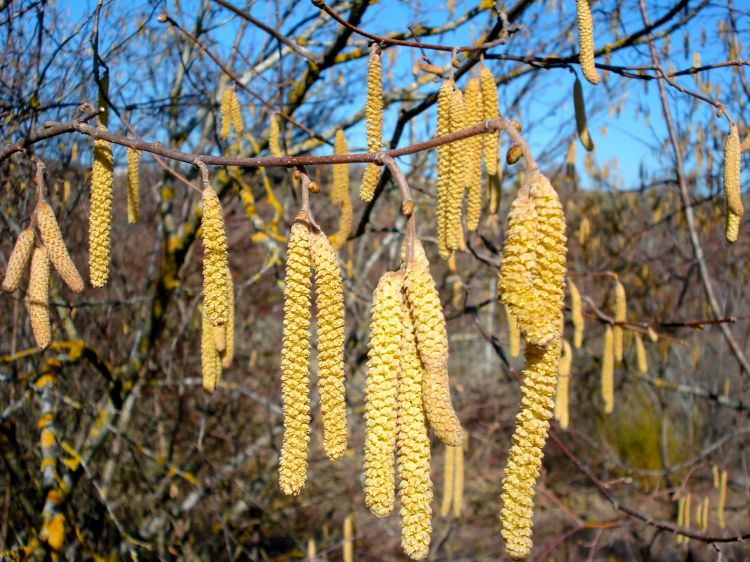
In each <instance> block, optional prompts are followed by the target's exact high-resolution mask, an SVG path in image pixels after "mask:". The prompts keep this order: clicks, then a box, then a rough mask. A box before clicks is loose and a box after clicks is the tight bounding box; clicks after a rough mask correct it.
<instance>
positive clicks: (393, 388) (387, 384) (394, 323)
mask: <svg viewBox="0 0 750 562" xmlns="http://www.w3.org/2000/svg"><path fill="white" fill-rule="evenodd" d="M403 284H404V278H403V275H402V274H400V273H397V272H390V271H389V272H386V273H384V274H383V276H382V277H381V278H380V281H378V285H377V287H376V288H375V293H374V295H373V299H372V309H371V313H370V342H369V351H368V354H367V358H368V359H367V380H366V383H365V463H364V465H365V467H364V468H365V504H366V505H367V507H368V508H369V509H370V511H371V512H372V513H373V514H374V515H376V516H377V517H385V516H386V515H388V514H389V513H390V512H391V510H392V509H393V501H394V496H395V474H394V453H395V450H396V414H397V410H398V400H397V398H398V384H399V381H398V379H399V371H400V363H399V361H400V356H401V337H402V334H403V330H404V318H403V311H404V308H403V306H404V305H403V298H402V295H401V291H402V288H403Z"/></svg>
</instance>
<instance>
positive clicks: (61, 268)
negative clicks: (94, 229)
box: [36, 201, 83, 293]
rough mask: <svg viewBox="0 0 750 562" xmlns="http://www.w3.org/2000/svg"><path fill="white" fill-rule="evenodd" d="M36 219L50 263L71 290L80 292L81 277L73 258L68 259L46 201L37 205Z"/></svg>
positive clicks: (63, 243) (55, 221)
mask: <svg viewBox="0 0 750 562" xmlns="http://www.w3.org/2000/svg"><path fill="white" fill-rule="evenodd" d="M36 219H37V224H38V225H39V233H40V234H41V235H42V242H43V243H44V247H45V248H46V250H47V255H48V256H49V259H50V261H51V262H52V265H53V266H55V269H56V270H57V272H58V273H59V274H60V277H62V280H63V281H65V284H66V285H67V286H68V287H70V289H71V290H72V291H75V292H76V293H81V292H82V291H83V279H82V278H81V274H80V273H78V269H77V268H76V265H75V264H74V263H73V260H72V259H70V254H69V253H68V249H67V248H66V247H65V241H64V240H63V237H62V232H60V226H59V225H58V224H57V219H56V218H55V214H54V213H53V212H52V208H51V207H50V206H49V205H48V204H47V203H46V202H44V201H41V202H40V203H39V205H38V206H37V209H36Z"/></svg>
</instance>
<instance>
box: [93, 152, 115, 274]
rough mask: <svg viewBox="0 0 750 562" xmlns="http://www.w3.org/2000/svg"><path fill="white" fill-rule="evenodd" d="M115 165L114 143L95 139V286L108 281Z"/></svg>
mask: <svg viewBox="0 0 750 562" xmlns="http://www.w3.org/2000/svg"><path fill="white" fill-rule="evenodd" d="M114 164H115V163H114V160H113V158H112V143H110V142H109V141H106V140H104V139H95V140H94V158H93V161H92V164H91V210H90V214H89V279H90V281H91V285H93V286H94V287H103V286H104V285H105V284H106V283H107V279H108V278H109V254H110V243H111V242H110V230H111V228H112V177H113V176H112V174H113V170H114Z"/></svg>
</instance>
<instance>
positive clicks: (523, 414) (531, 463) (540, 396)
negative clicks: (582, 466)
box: [498, 172, 567, 559]
mask: <svg viewBox="0 0 750 562" xmlns="http://www.w3.org/2000/svg"><path fill="white" fill-rule="evenodd" d="M566 253H567V249H566V237H565V217H564V215H563V210H562V206H561V205H560V200H559V198H558V195H557V192H556V191H555V189H554V188H553V187H552V185H551V184H550V182H549V180H548V179H547V178H546V177H545V176H543V175H542V174H540V173H539V172H531V173H530V174H529V177H527V179H526V183H525V184H524V185H523V186H522V187H521V188H520V189H519V191H518V194H517V195H516V198H515V200H514V201H513V203H512V205H511V210H510V215H509V217H508V228H507V233H506V239H505V246H504V249H503V260H502V263H501V266H500V275H499V282H498V292H499V294H500V298H501V300H502V302H503V303H504V304H505V306H507V308H508V310H509V313H510V314H511V315H512V317H513V318H514V319H515V322H516V324H517V326H518V329H519V330H520V332H521V334H522V335H523V336H524V338H525V339H526V349H525V359H526V365H525V367H524V370H523V381H522V386H521V410H520V412H519V413H518V415H517V417H516V429H515V432H514V434H513V444H512V446H511V449H510V453H509V455H508V464H507V466H506V468H505V477H504V479H503V491H502V504H503V505H502V511H501V516H500V518H501V525H502V530H501V532H502V536H503V539H504V540H505V548H506V550H507V552H508V554H509V555H510V556H511V557H512V558H514V559H522V558H525V557H526V556H528V553H529V551H530V550H531V545H532V541H531V534H532V517H533V506H534V504H533V497H534V484H535V482H536V479H537V477H538V476H539V470H540V468H541V463H542V449H543V447H544V443H545V441H546V438H547V432H548V430H549V419H550V417H551V416H552V410H553V407H554V399H553V397H554V394H555V387H556V384H557V375H558V367H559V360H560V352H561V347H562V309H563V300H564V284H565V260H566Z"/></svg>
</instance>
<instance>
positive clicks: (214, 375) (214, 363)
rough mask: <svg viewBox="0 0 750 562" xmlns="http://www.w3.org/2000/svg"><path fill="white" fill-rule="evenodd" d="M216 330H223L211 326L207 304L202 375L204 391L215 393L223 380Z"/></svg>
mask: <svg viewBox="0 0 750 562" xmlns="http://www.w3.org/2000/svg"><path fill="white" fill-rule="evenodd" d="M216 330H223V328H222V327H216V326H214V325H213V324H211V320H210V319H209V317H208V311H207V307H206V303H205V302H204V303H203V306H202V307H201V374H202V383H203V390H205V391H206V392H208V393H213V391H214V390H216V386H217V385H218V384H219V379H220V378H221V358H220V356H219V352H218V350H217V349H216V336H215V332H216Z"/></svg>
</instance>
